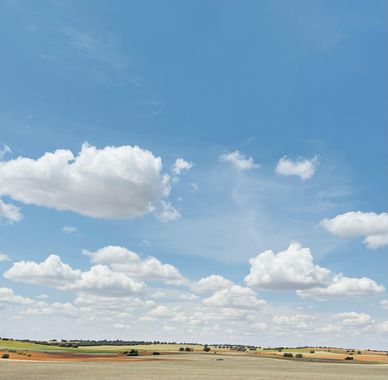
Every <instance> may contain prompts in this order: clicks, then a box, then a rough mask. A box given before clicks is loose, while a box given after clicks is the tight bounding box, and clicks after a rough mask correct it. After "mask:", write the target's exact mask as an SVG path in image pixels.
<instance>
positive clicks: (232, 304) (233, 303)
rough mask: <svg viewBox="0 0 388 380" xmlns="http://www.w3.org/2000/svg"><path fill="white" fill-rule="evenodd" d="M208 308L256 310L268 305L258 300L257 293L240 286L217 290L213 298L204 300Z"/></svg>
mask: <svg viewBox="0 0 388 380" xmlns="http://www.w3.org/2000/svg"><path fill="white" fill-rule="evenodd" d="M203 303H204V304H205V305H206V306H216V307H228V308H242V309H251V308H252V309H254V308H257V307H260V306H263V305H265V304H266V302H265V301H264V300H261V299H258V298H257V297H256V293H255V292H254V291H253V290H252V289H249V288H245V287H242V286H239V285H232V286H231V287H228V288H225V289H221V290H217V291H215V292H214V294H213V295H212V296H210V297H209V298H206V299H204V301H203Z"/></svg>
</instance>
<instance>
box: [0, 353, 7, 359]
mask: <svg viewBox="0 0 388 380" xmlns="http://www.w3.org/2000/svg"><path fill="white" fill-rule="evenodd" d="M1 358H2V359H8V358H9V354H3V355H1Z"/></svg>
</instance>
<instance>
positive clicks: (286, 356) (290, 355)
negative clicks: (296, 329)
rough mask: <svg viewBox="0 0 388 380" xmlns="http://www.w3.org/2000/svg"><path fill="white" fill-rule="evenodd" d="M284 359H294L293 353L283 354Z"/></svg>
mask: <svg viewBox="0 0 388 380" xmlns="http://www.w3.org/2000/svg"><path fill="white" fill-rule="evenodd" d="M283 357H285V358H293V357H294V355H293V354H292V353H291V352H285V353H284V354H283Z"/></svg>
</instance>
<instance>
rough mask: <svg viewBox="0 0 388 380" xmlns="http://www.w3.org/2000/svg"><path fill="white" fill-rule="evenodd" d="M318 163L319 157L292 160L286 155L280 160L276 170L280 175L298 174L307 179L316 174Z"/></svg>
mask: <svg viewBox="0 0 388 380" xmlns="http://www.w3.org/2000/svg"><path fill="white" fill-rule="evenodd" d="M317 165H318V158H317V157H314V158H311V159H305V158H301V159H298V160H291V159H289V158H287V157H286V156H284V157H282V158H281V159H280V160H279V162H278V164H277V166H276V169H275V172H276V174H278V175H285V176H298V177H300V178H301V179H302V180H303V181H305V180H306V179H309V178H311V177H312V176H313V175H314V173H315V170H316V168H317Z"/></svg>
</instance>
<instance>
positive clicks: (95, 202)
mask: <svg viewBox="0 0 388 380" xmlns="http://www.w3.org/2000/svg"><path fill="white" fill-rule="evenodd" d="M387 7H388V5H387V3H386V2H384V1H378V0H373V1H370V2H368V3H366V2H364V1H353V2H352V3H351V4H350V3H349V2H348V1H318V0H317V1H301V0H298V1H245V2H232V1H222V2H221V1H212V2H206V1H185V2H181V1H170V2H168V4H166V3H162V2H157V1H131V2H128V1H116V2H114V4H112V3H111V2H108V1H83V2H76V1H44V2H43V1H42V2H41V1H36V2H34V3H31V2H27V1H2V2H0V48H1V57H2V58H1V61H0V67H1V73H2V75H1V86H0V145H1V146H2V147H3V148H2V151H1V152H3V153H2V157H1V160H2V162H1V163H0V196H1V198H0V199H1V202H2V203H0V215H1V216H2V219H1V224H0V251H1V252H2V254H3V259H1V257H2V256H0V271H1V272H2V273H3V275H2V276H1V279H0V290H1V289H3V290H2V292H1V291H0V314H1V315H3V317H8V318H9V320H10V322H9V324H8V326H7V331H2V330H1V328H0V336H2V335H4V334H5V333H6V334H8V335H12V336H14V337H27V338H42V339H48V338H54V337H59V338H61V337H69V338H71V337H79V336H81V337H84V338H121V339H132V338H133V339H135V338H139V339H143V338H149V339H158V340H160V339H163V340H183V341H186V340H202V341H206V342H214V341H220V342H221V341H228V342H231V341H235V342H242V343H244V342H246V343H253V344H258V345H260V344H263V345H271V344H273V345H274V344H282V345H291V344H336V345H358V346H365V345H367V346H368V347H369V346H370V347H372V346H373V347H379V348H388V346H387V344H386V341H387V339H386V338H387V336H386V334H387V332H388V315H387V309H388V295H387V294H386V290H385V288H387V287H388V283H387V265H388V256H387V245H388V241H387V240H388V239H387V235H388V215H387V214H386V211H387V206H388V205H387V203H388V202H387V198H386V194H387V190H388V184H387V176H386V155H387V145H386V142H387V138H388V131H387V121H388V120H387V110H386V102H387V86H386V83H387V79H388V78H387V76H388V75H387V70H386V67H387V63H388V62H387V49H386V42H387V41H386V40H387V21H386V17H385V15H386V12H387V10H388V9H387ZM85 142H87V143H88V144H86V145H85ZM134 146H138V147H139V149H137V150H136V148H134ZM109 147H111V148H109ZM58 150H62V151H58ZM61 152H62V153H61ZM71 152H72V154H71ZM147 152H148V153H147ZM46 153H50V154H51V156H50V157H51V158H48V159H47V162H46V161H45V162H43V163H42V160H39V158H40V157H42V156H43V155H45V154H46ZM71 155H72V157H71ZM18 157H19V159H18ZM66 157H67V158H66ZM69 157H70V158H69ZM177 159H181V160H182V161H180V162H181V163H182V162H183V167H179V165H178V164H177V163H178V162H177V161H176V160H177ZM61 160H62V161H61ZM59 161H60V162H61V163H60V164H58V162H59ZM174 165H175V166H174ZM69 173H70V174H69ZM80 178H82V180H80ZM134 178H135V180H134ZM82 181H83V182H82ZM136 181H138V182H136ZM81 182H82V184H81V185H80V183H81ZM135 182H136V184H134V183H135ZM139 183H140V185H139ZM65 226H67V228H65V231H64V227H65ZM69 227H70V228H69ZM364 240H365V241H364ZM111 246H117V247H119V248H120V249H119V250H117V249H113V248H112V247H111ZM303 248H304V249H303ZM306 249H307V251H306ZM84 250H87V251H89V252H94V254H93V253H89V254H82V252H83V251H84ZM99 250H101V251H100V252H102V253H101V254H100V255H97V254H96V252H99ZM267 250H272V256H271V255H268V254H263V252H265V251H267ZM128 251H131V252H135V253H136V254H138V255H139V256H138V259H134V258H133V256H131V254H129V253H128ZM279 252H283V253H284V254H279ZM84 253H85V252H84ZM51 254H55V255H58V257H59V258H60V259H59V261H58V260H55V259H54V260H52V261H49V262H48V263H46V264H44V263H45V260H46V259H47V258H48V257H49V255H51ZM118 257H119V259H118ZM147 257H152V258H154V259H156V260H157V262H158V263H159V264H155V262H153V263H152V262H151V261H149V260H148V259H147ZM252 258H257V261H254V262H253V261H251V262H250V261H249V260H250V259H252ZM120 260H121V261H120ZM131 260H132V261H131ZM133 260H134V261H133ZM137 260H140V264H139V261H137ZM42 263H43V264H42ZM119 264H120V265H119ZM66 265H67V266H66ZM130 265H132V267H131V268H129V266H130ZM93 268H94V269H93ZM133 268H137V269H136V270H135V269H133ZM171 268H173V269H171ZM250 273H251V275H252V276H250V277H249V278H248V277H247V276H248V275H249V274H250ZM341 274H342V275H341ZM212 275H215V276H216V277H209V276H212ZM55 276H58V278H59V277H61V276H62V277H63V278H62V280H61V282H60V283H59V282H58V281H57V282H55V281H54V280H53V278H54V277H55ZM106 279H112V283H109V281H108V280H106ZM201 279H202V280H203V281H202V282H201ZM105 280H106V281H105ZM107 281H108V283H109V284H108V285H107ZM204 284H205V285H204ZM140 285H142V286H140ZM140 288H141V289H140ZM201 289H202V290H201ZM162 293H164V294H162ZM155 294H156V296H155ZM42 295H43V296H42ZM242 299H244V300H249V302H248V301H246V302H242ZM247 302H248V304H247ZM113 304H114V305H115V306H114V307H113V306H112V305H113ZM112 310H114V312H112ZM177 316H178V317H177ZM225 316H226V317H225ZM228 316H230V318H229V317H228ZM26 318H28V319H29V324H28V327H26V324H25V323H24V320H25V319H26ZM172 318H175V320H174V319H173V320H172ZM58 321H60V323H59V322H58ZM171 321H174V323H171ZM101 326H103V329H101ZM160 326H162V328H160ZM237 326H239V327H238V328H237ZM290 326H292V329H293V331H294V332H293V333H292V334H291V335H290V334H289V333H287V331H289V328H290ZM349 326H350V327H351V332H350V331H349ZM101 331H103V332H101ZM139 331H141V333H139ZM368 347H365V348H368Z"/></svg>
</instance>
